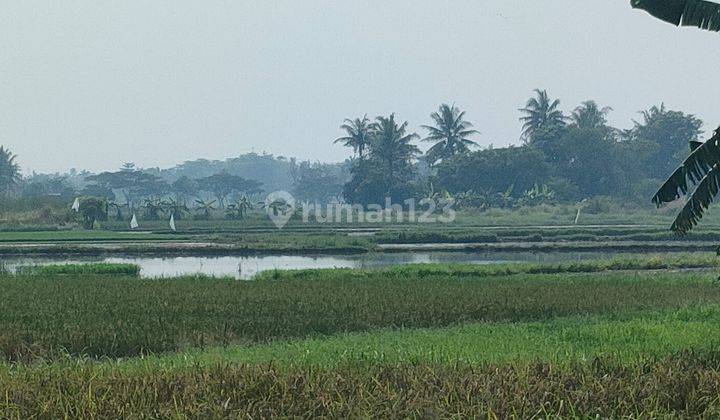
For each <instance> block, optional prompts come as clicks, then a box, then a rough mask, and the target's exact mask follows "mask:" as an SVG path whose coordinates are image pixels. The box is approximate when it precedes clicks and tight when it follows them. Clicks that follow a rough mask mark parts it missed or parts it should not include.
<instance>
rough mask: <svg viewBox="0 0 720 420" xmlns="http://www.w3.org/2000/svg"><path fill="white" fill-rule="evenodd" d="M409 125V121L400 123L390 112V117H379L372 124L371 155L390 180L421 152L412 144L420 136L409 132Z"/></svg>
mask: <svg viewBox="0 0 720 420" xmlns="http://www.w3.org/2000/svg"><path fill="white" fill-rule="evenodd" d="M407 126H408V122H407V121H405V122H403V123H401V124H398V122H397V121H395V114H390V116H389V117H377V119H376V120H375V122H374V123H373V124H372V126H371V127H372V128H371V129H372V137H371V138H372V140H371V142H370V153H371V157H372V158H373V159H374V160H375V161H377V162H378V163H380V166H381V168H382V169H383V171H384V172H385V175H386V176H387V178H388V180H389V181H390V182H392V180H393V179H394V178H395V177H396V176H398V174H400V173H401V172H402V170H403V169H406V168H407V167H408V166H409V165H410V162H411V160H412V159H413V158H414V157H415V156H417V155H418V154H419V153H420V150H419V149H418V148H417V146H415V145H414V144H412V141H413V140H416V139H418V138H419V137H420V136H418V135H417V134H415V133H408V132H407Z"/></svg>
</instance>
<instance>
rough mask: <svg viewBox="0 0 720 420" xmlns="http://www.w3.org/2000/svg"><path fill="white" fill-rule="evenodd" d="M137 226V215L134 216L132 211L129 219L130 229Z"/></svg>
mask: <svg viewBox="0 0 720 420" xmlns="http://www.w3.org/2000/svg"><path fill="white" fill-rule="evenodd" d="M138 226H140V225H139V224H138V221H137V217H135V213H133V217H132V220H130V229H136V228H137V227H138Z"/></svg>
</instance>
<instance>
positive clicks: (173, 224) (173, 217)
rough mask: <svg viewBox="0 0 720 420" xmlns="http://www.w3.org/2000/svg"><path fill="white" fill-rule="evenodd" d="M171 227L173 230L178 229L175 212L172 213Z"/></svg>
mask: <svg viewBox="0 0 720 420" xmlns="http://www.w3.org/2000/svg"><path fill="white" fill-rule="evenodd" d="M170 229H172V230H173V231H176V230H177V229H175V213H172V214H171V215H170Z"/></svg>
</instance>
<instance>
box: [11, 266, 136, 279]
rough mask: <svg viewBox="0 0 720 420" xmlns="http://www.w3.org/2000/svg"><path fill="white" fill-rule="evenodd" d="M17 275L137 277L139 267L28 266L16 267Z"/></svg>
mask: <svg viewBox="0 0 720 420" xmlns="http://www.w3.org/2000/svg"><path fill="white" fill-rule="evenodd" d="M17 274H18V275H23V276H44V277H49V276H69V275H73V276H79V275H104V276H114V275H122V276H139V275H140V266H138V265H136V264H118V263H91V264H51V265H28V266H21V267H18V268H17Z"/></svg>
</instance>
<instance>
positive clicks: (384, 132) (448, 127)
mask: <svg viewBox="0 0 720 420" xmlns="http://www.w3.org/2000/svg"><path fill="white" fill-rule="evenodd" d="M560 106H561V102H560V100H559V99H554V98H551V97H550V96H549V95H548V93H547V91H545V90H539V89H538V90H535V92H534V95H533V96H532V97H531V98H530V99H529V100H528V101H527V103H526V104H525V106H524V107H523V108H521V109H520V110H519V111H520V113H521V116H520V118H519V122H520V123H521V124H522V137H521V140H522V142H521V144H520V145H519V146H509V147H504V148H494V147H487V148H480V147H479V146H478V145H477V143H476V140H475V138H476V137H477V135H478V134H479V132H478V131H477V130H475V129H474V127H473V124H472V123H471V122H470V121H468V119H467V117H466V114H465V112H463V111H462V110H461V109H459V108H458V107H457V106H455V105H448V104H443V105H441V106H440V107H439V109H438V110H437V111H436V112H433V113H432V114H430V120H431V121H432V123H431V124H430V125H423V126H421V129H422V130H423V131H424V134H425V135H424V136H420V135H418V134H417V133H414V132H411V131H409V129H408V122H407V121H403V122H400V121H399V120H397V117H396V116H395V115H394V114H392V115H390V116H387V117H383V116H381V117H377V118H376V119H375V120H372V121H371V120H370V119H369V118H368V117H367V116H365V117H362V118H357V119H348V120H346V121H345V122H344V124H343V125H342V126H341V129H342V130H343V131H344V132H345V135H344V136H343V137H340V138H338V139H336V140H335V142H336V143H340V144H343V145H345V146H347V147H349V148H351V149H352V150H353V152H354V157H353V159H352V168H351V174H352V177H351V179H350V180H349V181H348V182H347V183H346V184H345V186H344V188H343V194H344V197H345V199H346V200H347V201H348V202H353V203H363V204H368V203H383V202H384V199H385V197H391V198H392V199H393V200H394V201H396V202H402V201H403V200H404V199H407V198H411V197H427V196H428V195H429V194H437V193H438V192H444V193H446V194H449V195H451V196H453V197H455V198H456V199H462V201H463V202H465V203H474V207H478V208H487V207H492V206H498V207H505V206H508V205H510V204H512V203H517V204H527V203H531V202H534V203H538V202H539V203H543V202H544V203H551V202H576V201H580V200H583V199H586V198H590V197H597V196H609V197H612V198H614V199H617V200H618V201H620V200H621V201H622V202H634V203H638V204H649V203H650V198H651V197H652V196H653V193H654V192H655V190H657V188H658V186H659V185H661V184H662V180H663V179H664V178H665V177H666V176H667V175H668V174H670V173H672V171H673V169H675V167H676V166H677V165H678V162H680V161H681V160H682V158H683V157H684V156H685V155H686V154H687V151H688V144H689V143H691V142H697V141H698V140H699V138H700V135H701V134H702V131H701V128H702V124H703V123H702V121H700V120H699V119H698V118H696V117H695V116H694V115H692V114H686V113H684V112H681V111H675V110H670V109H668V108H667V107H665V105H663V104H661V105H658V106H653V107H651V108H649V109H648V110H645V111H642V112H640V117H641V118H639V121H633V126H632V128H630V129H624V130H623V129H619V128H615V127H612V126H611V125H610V124H609V123H608V120H607V116H608V114H609V113H610V112H611V111H612V108H610V107H603V106H600V105H598V104H597V103H596V102H595V101H592V100H589V101H585V102H583V103H582V104H580V105H578V106H577V107H575V108H574V109H573V110H572V111H571V112H570V113H565V112H563V111H562V110H561V107H560ZM418 142H428V143H430V147H429V149H428V150H427V151H426V152H425V153H421V152H420V149H419V148H418V144H419V143H418ZM530 197H535V198H533V199H531V198H530ZM538 197H539V198H538Z"/></svg>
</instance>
